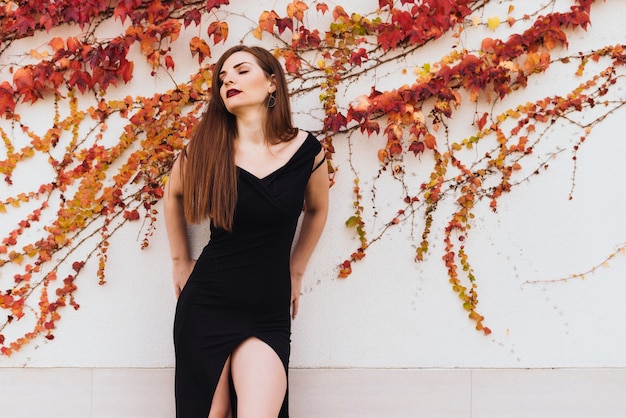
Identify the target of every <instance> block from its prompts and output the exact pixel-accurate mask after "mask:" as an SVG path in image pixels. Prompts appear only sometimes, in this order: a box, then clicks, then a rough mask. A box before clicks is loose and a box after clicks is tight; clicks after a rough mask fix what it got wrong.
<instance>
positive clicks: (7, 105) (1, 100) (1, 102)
mask: <svg viewBox="0 0 626 418" xmlns="http://www.w3.org/2000/svg"><path fill="white" fill-rule="evenodd" d="M13 94H14V92H13V87H11V85H10V84H9V82H8V81H3V82H2V83H1V84H0V114H3V113H5V112H10V113H13V112H14V111H15V101H14V100H13Z"/></svg>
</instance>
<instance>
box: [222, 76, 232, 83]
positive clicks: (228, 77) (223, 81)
mask: <svg viewBox="0 0 626 418" xmlns="http://www.w3.org/2000/svg"><path fill="white" fill-rule="evenodd" d="M222 84H223V85H225V86H228V85H231V84H233V80H232V77H231V76H229V75H225V76H224V78H222Z"/></svg>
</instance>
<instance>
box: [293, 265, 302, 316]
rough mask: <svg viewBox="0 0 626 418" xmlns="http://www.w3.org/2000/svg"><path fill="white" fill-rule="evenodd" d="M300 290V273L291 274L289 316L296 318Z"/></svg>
mask: <svg viewBox="0 0 626 418" xmlns="http://www.w3.org/2000/svg"><path fill="white" fill-rule="evenodd" d="M301 292H302V274H294V273H292V274H291V318H292V319H296V315H298V305H299V303H300V293H301Z"/></svg>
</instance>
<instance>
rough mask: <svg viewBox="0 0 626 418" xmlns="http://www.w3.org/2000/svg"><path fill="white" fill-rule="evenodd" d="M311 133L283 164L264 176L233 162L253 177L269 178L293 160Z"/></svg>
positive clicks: (259, 178) (258, 178)
mask: <svg viewBox="0 0 626 418" xmlns="http://www.w3.org/2000/svg"><path fill="white" fill-rule="evenodd" d="M311 136H312V135H311V133H310V132H307V136H306V138H304V141H302V144H300V146H299V147H298V149H297V150H296V152H294V153H293V155H292V156H291V157H289V159H288V160H287V161H286V162H285V164H283V165H281V166H280V167H277V168H276V170H273V171H271V172H269V173H267V174H266V175H265V176H263V177H259V176H257V175H256V174H254V173H252V172H250V171H248V170H246V169H245V168H243V167H241V166H239V165H237V164H235V167H237V169H238V170H240V171H243V172H245V173H247V174H249V175H250V176H252V177H254V178H255V179H257V180H259V181H262V180H265V179H267V178H270V177H271V176H273V175H274V174H276V173H278V172H279V171H280V170H282V169H283V168H285V167H287V165H289V163H291V161H293V159H294V158H295V157H296V155H298V154H299V153H300V152H301V151H302V149H303V148H304V145H305V144H306V143H307V142H308V141H309V139H310V137H311Z"/></svg>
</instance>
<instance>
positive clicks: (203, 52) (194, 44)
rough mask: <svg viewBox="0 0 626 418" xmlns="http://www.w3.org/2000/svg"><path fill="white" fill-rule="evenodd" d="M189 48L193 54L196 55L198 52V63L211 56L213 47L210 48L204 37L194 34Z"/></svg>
mask: <svg viewBox="0 0 626 418" xmlns="http://www.w3.org/2000/svg"><path fill="white" fill-rule="evenodd" d="M189 49H190V50H191V55H192V56H194V57H195V56H196V54H197V55H198V64H200V63H202V61H204V59H205V58H207V57H209V58H210V57H211V48H209V45H207V43H206V42H205V41H204V39H200V38H199V37H197V36H194V37H193V38H191V41H189Z"/></svg>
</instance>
